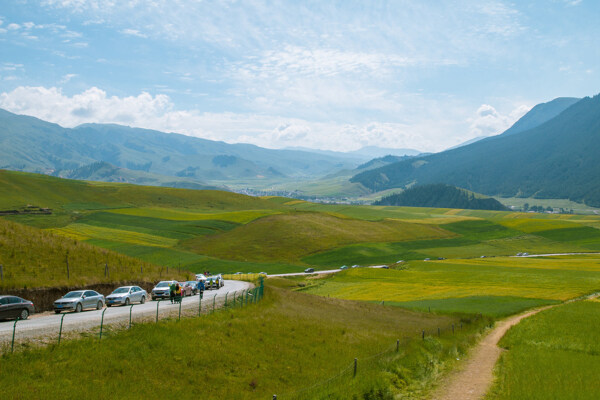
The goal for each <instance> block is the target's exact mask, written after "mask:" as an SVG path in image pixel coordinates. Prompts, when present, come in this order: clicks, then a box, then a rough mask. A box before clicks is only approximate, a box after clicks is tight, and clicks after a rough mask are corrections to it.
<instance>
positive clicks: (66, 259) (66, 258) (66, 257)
mask: <svg viewBox="0 0 600 400" xmlns="http://www.w3.org/2000/svg"><path fill="white" fill-rule="evenodd" d="M65 263H66V264H67V280H69V250H67V255H66V256H65Z"/></svg>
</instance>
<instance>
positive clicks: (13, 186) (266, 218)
mask: <svg viewBox="0 0 600 400" xmlns="http://www.w3.org/2000/svg"><path fill="white" fill-rule="evenodd" d="M0 189H2V193H5V195H3V196H2V197H0V207H1V210H10V209H22V208H23V207H25V206H26V205H35V206H38V207H49V208H51V209H52V215H30V214H21V215H11V216H6V217H5V218H6V219H9V220H12V221H15V222H19V223H23V224H26V225H30V226H33V227H38V228H41V229H44V230H45V231H48V232H52V233H55V234H58V235H61V236H64V237H67V238H70V239H72V240H76V241H78V242H80V243H87V244H90V245H93V246H98V247H102V248H104V249H107V250H112V251H115V252H118V253H121V254H123V255H127V256H130V257H136V258H139V259H141V260H142V261H144V262H147V263H151V264H155V265H158V266H160V267H163V268H164V267H167V266H169V267H182V268H184V269H187V270H189V271H191V272H202V271H207V270H208V271H213V272H223V273H229V272H237V271H241V272H260V271H264V272H268V273H282V272H297V271H302V270H303V269H305V268H306V267H308V266H311V267H314V268H316V269H329V268H331V267H337V266H340V265H342V264H346V265H354V264H360V265H376V264H383V263H385V264H392V263H395V262H396V261H398V260H408V261H411V262H416V261H417V260H423V259H425V258H432V259H437V258H438V257H443V258H448V259H464V258H476V257H480V256H483V255H485V256H507V255H513V254H516V253H517V252H529V253H554V252H594V251H600V229H598V228H600V217H596V216H591V215H550V214H531V213H515V212H494V211H473V210H455V209H435V208H415V207H381V206H379V207H374V206H349V205H324V204H316V203H310V202H306V201H299V200H293V199H287V198H278V197H265V198H256V197H248V196H243V195H239V194H234V193H228V192H219V191H210V190H204V191H198V190H184V189H172V188H158V187H143V186H134V185H127V184H115V183H90V182H81V181H72V180H64V179H58V178H53V177H48V176H43V175H35V174H25V173H18V172H10V171H0ZM0 263H3V264H4V265H5V266H6V267H7V268H10V267H11V265H13V266H15V264H19V262H17V261H16V260H11V259H10V258H9V259H6V258H2V259H0ZM458 264H460V262H459V263H458ZM476 295H477V294H476ZM518 296H520V295H517V297H518ZM412 300H414V299H408V300H406V301H412ZM417 300H419V299H417Z"/></svg>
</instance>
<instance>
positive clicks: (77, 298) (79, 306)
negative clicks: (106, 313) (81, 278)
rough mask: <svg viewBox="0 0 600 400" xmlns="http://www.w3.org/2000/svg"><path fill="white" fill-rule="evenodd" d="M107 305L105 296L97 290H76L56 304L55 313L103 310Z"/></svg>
mask: <svg viewBox="0 0 600 400" xmlns="http://www.w3.org/2000/svg"><path fill="white" fill-rule="evenodd" d="M105 303H106V301H105V299H104V296H103V295H101V294H100V293H98V292H96V291H95V290H75V291H72V292H69V293H67V294H65V295H64V296H63V297H61V298H60V299H58V300H56V301H55V302H54V312H55V313H57V314H58V313H60V312H61V311H68V310H72V311H75V312H81V311H82V310H84V309H86V308H95V309H96V310H101V309H102V308H103V307H104V304H105Z"/></svg>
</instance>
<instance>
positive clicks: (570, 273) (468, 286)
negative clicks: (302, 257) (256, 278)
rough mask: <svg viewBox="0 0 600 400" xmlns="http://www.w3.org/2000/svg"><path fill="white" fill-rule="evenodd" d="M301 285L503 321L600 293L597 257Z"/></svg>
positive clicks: (398, 271) (433, 266) (435, 268)
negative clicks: (502, 317) (547, 305)
mask: <svg viewBox="0 0 600 400" xmlns="http://www.w3.org/2000/svg"><path fill="white" fill-rule="evenodd" d="M305 282H306V283H303V284H304V287H302V288H301V290H304V291H306V292H308V293H312V294H317V295H321V296H331V297H337V298H343V299H353V300H363V301H373V302H381V301H385V302H386V304H390V305H398V306H402V307H406V308H411V309H415V310H427V311H429V310H430V309H431V310H432V311H435V312H458V313H482V314H484V315H488V316H490V317H501V316H505V315H510V314H514V313H516V312H519V311H522V310H525V309H528V308H532V307H535V306H539V305H545V304H552V303H557V302H561V301H565V300H568V299H572V298H576V297H579V296H582V295H585V294H588V293H593V292H596V291H600V256H598V255H586V256H555V257H532V258H522V257H490V258H476V259H475V258H474V259H462V260H432V261H409V262H404V263H401V264H398V267H396V268H392V269H389V270H385V269H372V268H354V269H350V270H347V271H344V272H341V273H338V274H335V275H332V276H330V277H327V278H323V279H307V280H306V281H305Z"/></svg>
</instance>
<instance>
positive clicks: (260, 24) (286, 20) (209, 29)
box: [0, 0, 600, 151]
mask: <svg viewBox="0 0 600 400" xmlns="http://www.w3.org/2000/svg"><path fill="white" fill-rule="evenodd" d="M599 20H600V2H597V1H591V0H544V1H522V2H521V1H519V2H504V1H497V0H477V1H401V0H398V1H352V0H345V1H323V0H321V1H278V2H271V1H232V0H230V1H227V0H223V1H184V0H168V1H167V0H165V1H163V0H148V1H142V0H129V1H126V0H38V1H34V0H13V1H2V2H1V4H0V22H1V23H0V107H1V108H5V109H8V110H9V111H12V112H16V113H21V114H28V115H33V116H36V117H39V118H42V119H45V120H49V121H52V122H56V123H59V124H61V125H63V126H76V125H78V124H81V123H85V122H103V123H104V122H107V123H108V122H110V123H120V124H124V125H130V126H140V127H146V128H153V129H159V130H163V131H170V132H179V133H184V134H188V135H193V136H198V137H204V138H208V139H213V140H223V141H226V142H230V143H233V142H248V143H254V144H257V145H260V146H264V147H271V148H282V147H288V146H305V147H313V148H321V149H330V150H341V151H347V150H354V149H357V148H360V147H362V146H366V145H370V146H381V147H392V148H414V149H418V150H421V151H440V150H443V149H444V148H447V147H450V146H453V145H456V144H458V143H461V142H463V141H466V140H469V139H471V138H474V137H477V136H488V135H492V134H497V133H500V132H501V131H503V130H504V129H506V128H508V127H509V126H510V125H511V124H512V123H513V122H514V121H515V120H516V119H518V118H519V117H520V116H522V115H523V114H524V113H525V112H527V110H528V109H530V108H531V107H532V106H533V105H535V104H537V103H541V102H546V101H549V100H551V99H553V98H556V97H563V96H573V97H583V96H591V95H594V94H597V93H598V92H600V70H599V68H600V67H599V66H600V45H599V44H598V38H599V37H600V24H599V23H598V21H599Z"/></svg>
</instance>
